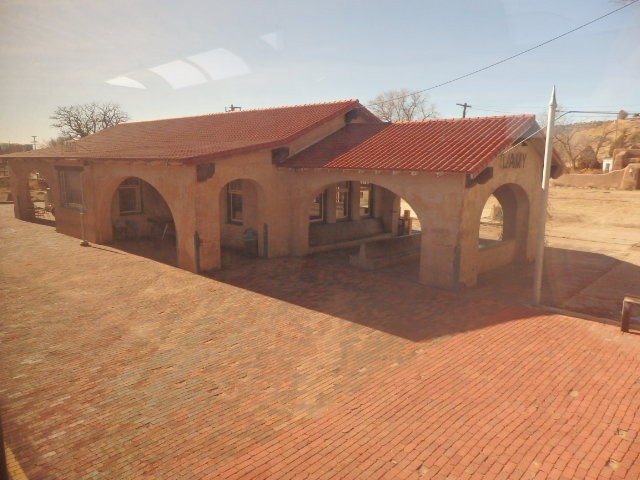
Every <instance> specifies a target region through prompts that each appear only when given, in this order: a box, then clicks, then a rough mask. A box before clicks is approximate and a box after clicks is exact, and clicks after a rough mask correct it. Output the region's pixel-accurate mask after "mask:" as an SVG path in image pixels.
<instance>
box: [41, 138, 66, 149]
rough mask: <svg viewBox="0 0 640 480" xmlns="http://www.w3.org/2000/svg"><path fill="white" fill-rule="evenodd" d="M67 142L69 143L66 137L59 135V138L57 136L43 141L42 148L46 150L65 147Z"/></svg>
mask: <svg viewBox="0 0 640 480" xmlns="http://www.w3.org/2000/svg"><path fill="white" fill-rule="evenodd" d="M67 142H69V138H68V137H63V136H62V135H61V136H58V137H56V138H50V139H49V140H47V141H45V142H44V146H45V147H46V148H49V147H61V146H63V145H65V144H66V143H67Z"/></svg>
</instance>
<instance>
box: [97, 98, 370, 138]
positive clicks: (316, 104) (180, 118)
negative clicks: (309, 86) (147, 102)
mask: <svg viewBox="0 0 640 480" xmlns="http://www.w3.org/2000/svg"><path fill="white" fill-rule="evenodd" d="M341 103H344V104H345V105H346V104H350V103H351V104H355V103H360V100H358V99H357V98H350V99H345V100H335V101H332V102H318V103H300V104H294V105H280V106H277V107H264V108H252V109H247V110H238V111H233V112H211V113H199V114H196V115H185V116H181V117H167V118H156V119H154V120H136V121H133V122H122V123H119V124H118V125H134V124H140V123H152V122H167V121H169V120H184V119H187V118H204V117H214V116H217V115H228V114H230V113H233V114H242V113H248V112H266V111H272V110H284V109H287V108H300V107H318V106H321V105H338V104H341ZM118 125H115V126H116V127H117V126H118ZM97 133H100V132H97Z"/></svg>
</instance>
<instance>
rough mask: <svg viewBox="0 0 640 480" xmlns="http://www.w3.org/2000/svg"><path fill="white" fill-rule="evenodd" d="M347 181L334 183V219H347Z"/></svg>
mask: <svg viewBox="0 0 640 480" xmlns="http://www.w3.org/2000/svg"><path fill="white" fill-rule="evenodd" d="M350 193H351V192H350V189H349V182H340V183H338V184H336V220H349V203H350V199H351V198H350V197H351V195H350Z"/></svg>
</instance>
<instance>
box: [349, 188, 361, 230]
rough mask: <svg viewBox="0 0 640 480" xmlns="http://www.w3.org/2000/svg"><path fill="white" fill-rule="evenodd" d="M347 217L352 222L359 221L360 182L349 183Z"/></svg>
mask: <svg viewBox="0 0 640 480" xmlns="http://www.w3.org/2000/svg"><path fill="white" fill-rule="evenodd" d="M349 193H350V195H349V204H350V205H349V214H350V215H349V216H350V218H351V221H352V222H359V221H360V182H349Z"/></svg>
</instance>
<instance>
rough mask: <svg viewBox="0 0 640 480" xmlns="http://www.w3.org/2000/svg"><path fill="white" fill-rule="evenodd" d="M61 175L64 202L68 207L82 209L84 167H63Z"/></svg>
mask: <svg viewBox="0 0 640 480" xmlns="http://www.w3.org/2000/svg"><path fill="white" fill-rule="evenodd" d="M59 175H60V191H61V192H62V204H63V205H64V206H65V207H66V208H73V209H76V210H82V209H83V208H84V206H83V202H82V169H81V168H61V169H60V171H59Z"/></svg>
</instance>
